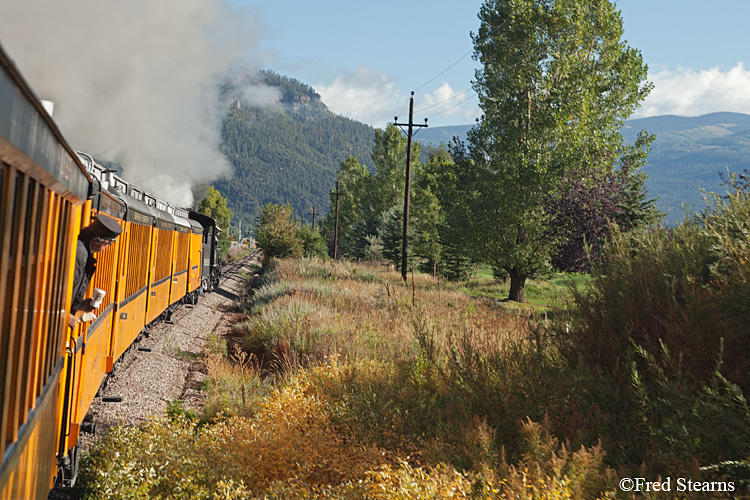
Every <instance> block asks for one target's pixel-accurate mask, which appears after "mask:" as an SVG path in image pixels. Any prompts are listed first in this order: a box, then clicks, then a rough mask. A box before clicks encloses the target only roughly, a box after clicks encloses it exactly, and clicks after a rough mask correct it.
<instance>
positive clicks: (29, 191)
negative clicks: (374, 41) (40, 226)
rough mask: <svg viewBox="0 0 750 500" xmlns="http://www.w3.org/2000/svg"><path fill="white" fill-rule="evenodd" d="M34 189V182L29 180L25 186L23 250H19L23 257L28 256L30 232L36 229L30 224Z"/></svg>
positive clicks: (32, 212)
mask: <svg viewBox="0 0 750 500" xmlns="http://www.w3.org/2000/svg"><path fill="white" fill-rule="evenodd" d="M35 188H36V182H35V181H34V180H33V179H30V180H29V183H28V184H26V214H25V215H26V218H25V220H24V223H23V248H22V250H21V252H22V255H23V256H24V257H25V256H26V255H28V254H29V244H30V243H31V231H32V229H33V228H35V227H37V226H35V225H34V224H32V220H31V219H32V217H33V215H34V201H36V200H35V199H34V191H35Z"/></svg>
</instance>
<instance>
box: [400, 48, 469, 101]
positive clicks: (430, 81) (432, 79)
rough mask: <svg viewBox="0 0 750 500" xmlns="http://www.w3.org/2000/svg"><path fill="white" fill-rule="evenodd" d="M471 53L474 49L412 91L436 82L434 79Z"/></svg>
mask: <svg viewBox="0 0 750 500" xmlns="http://www.w3.org/2000/svg"><path fill="white" fill-rule="evenodd" d="M472 52H474V49H471V50H470V51H468V52H467V53H466V54H464V55H462V56H461V57H459V58H458V60H457V61H456V62H454V63H453V64H451V65H450V66H448V67H447V68H445V69H444V70H443V71H441V72H440V73H438V74H437V75H435V76H434V77H432V78H431V79H430V80H428V81H426V82H424V83H423V84H422V85H420V86H419V87H417V88H415V89H414V91H415V92H416V91H417V90H419V89H421V88H422V87H424V86H425V85H427V84H429V83H432V82H434V81H435V80H436V79H437V78H438V77H439V76H441V75H442V74H443V73H445V72H446V71H448V70H449V69H451V68H452V67H453V66H455V65H456V64H458V63H460V62H461V61H462V60H464V58H466V56H468V55H469V54H471V53H472Z"/></svg>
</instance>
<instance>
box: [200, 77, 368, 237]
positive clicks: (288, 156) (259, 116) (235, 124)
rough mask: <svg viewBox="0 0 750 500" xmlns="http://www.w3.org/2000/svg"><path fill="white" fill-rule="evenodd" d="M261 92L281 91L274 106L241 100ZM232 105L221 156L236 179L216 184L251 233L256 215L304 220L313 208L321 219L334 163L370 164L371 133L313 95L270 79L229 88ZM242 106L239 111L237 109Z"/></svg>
mask: <svg viewBox="0 0 750 500" xmlns="http://www.w3.org/2000/svg"><path fill="white" fill-rule="evenodd" d="M258 86H266V87H270V88H272V89H276V90H277V91H278V100H275V101H273V102H268V103H267V104H266V105H262V106H261V105H258V104H257V103H254V102H252V101H250V102H247V101H246V100H245V99H244V97H243V96H244V94H245V92H246V91H248V90H252V89H253V88H255V87H258ZM225 96H226V99H227V101H228V102H230V103H232V107H231V108H230V109H229V112H228V115H227V116H226V118H225V120H224V123H223V129H222V148H223V151H224V153H225V155H226V157H227V159H228V160H229V162H230V163H231V164H232V167H233V173H232V175H231V176H229V177H227V178H223V179H220V180H218V181H216V182H214V186H215V187H216V188H217V189H219V190H220V191H221V192H222V193H224V195H225V196H226V197H227V200H228V201H229V207H230V208H231V209H232V211H233V213H234V214H235V218H234V219H233V221H232V222H233V224H234V225H235V226H236V225H238V224H239V221H240V220H242V225H243V227H246V228H248V227H250V226H252V223H253V220H254V219H255V217H257V216H258V215H259V214H260V210H261V207H262V206H264V205H266V204H268V203H274V204H285V203H288V204H289V205H291V206H292V207H293V208H294V210H295V212H296V213H297V214H298V216H302V217H304V218H305V219H309V218H310V217H311V214H312V209H313V206H315V209H316V212H317V213H318V214H324V213H325V212H326V210H327V209H328V206H329V201H328V199H329V198H328V194H329V192H330V191H331V189H332V186H333V185H334V183H335V176H336V168H337V166H338V165H339V163H340V162H341V161H342V160H343V159H345V158H347V157H349V156H350V155H354V156H356V157H359V158H362V159H363V160H364V159H366V158H369V155H370V152H371V151H372V145H373V135H374V134H373V128H372V127H370V126H369V125H365V124H363V123H359V122H356V121H354V120H351V119H349V118H345V117H342V116H337V115H335V114H333V113H331V112H330V111H329V110H328V109H327V108H326V106H325V105H324V104H323V103H322V102H320V96H319V95H318V94H316V93H315V91H314V90H313V89H312V88H311V87H309V86H307V85H305V84H303V83H301V82H299V81H297V80H295V79H293V78H287V77H283V76H280V75H278V74H276V73H273V72H271V71H261V72H260V73H259V74H258V75H257V77H254V78H249V77H248V78H245V79H243V80H240V81H237V82H234V83H231V84H227V85H226V87H225ZM238 106H239V107H238Z"/></svg>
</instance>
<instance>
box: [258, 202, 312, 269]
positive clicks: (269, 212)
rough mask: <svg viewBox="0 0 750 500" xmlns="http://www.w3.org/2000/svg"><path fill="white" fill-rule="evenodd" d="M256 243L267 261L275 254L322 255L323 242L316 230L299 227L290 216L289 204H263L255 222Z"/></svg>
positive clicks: (293, 255) (289, 255) (287, 255)
mask: <svg viewBox="0 0 750 500" xmlns="http://www.w3.org/2000/svg"><path fill="white" fill-rule="evenodd" d="M255 244H256V246H257V247H258V248H259V249H260V250H261V251H262V252H263V259H264V262H265V263H266V264H268V262H269V261H270V259H271V258H274V257H280V258H283V257H302V256H303V255H304V256H305V257H321V258H325V257H326V254H327V248H326V242H325V240H324V239H323V237H322V236H321V235H320V231H318V229H313V228H311V227H309V226H301V225H300V224H299V223H298V222H297V221H296V220H294V219H293V209H292V207H291V206H290V205H288V204H285V205H275V204H273V203H269V204H268V205H265V206H264V207H263V208H262V209H261V212H260V215H259V216H258V218H257V219H256V221H255Z"/></svg>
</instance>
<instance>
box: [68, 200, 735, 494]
mask: <svg viewBox="0 0 750 500" xmlns="http://www.w3.org/2000/svg"><path fill="white" fill-rule="evenodd" d="M714 202H715V203H714V205H711V206H710V207H709V209H708V210H707V211H706V213H704V214H703V215H702V217H700V218H698V219H695V220H692V221H689V222H687V223H686V224H684V225H682V226H680V227H678V228H675V229H674V230H669V231H668V230H654V231H650V232H642V233H632V234H619V233H616V234H615V237H614V239H613V240H612V242H611V243H610V244H609V246H608V247H607V249H606V252H605V255H604V261H603V263H602V265H601V266H600V267H598V268H597V269H595V270H594V272H593V274H592V276H591V277H590V278H588V277H576V276H557V277H554V278H553V279H550V280H540V281H538V282H536V283H532V284H531V285H530V289H529V296H530V297H533V296H536V299H534V301H532V303H531V304H530V305H526V306H524V307H523V308H509V307H504V304H502V303H498V304H496V303H495V301H494V300H493V297H494V296H496V295H497V296H500V295H499V294H496V292H497V291H498V288H497V287H499V286H502V284H498V283H497V282H494V281H493V280H487V279H480V280H478V281H475V282H468V283H463V284H461V285H455V284H451V285H449V286H445V284H444V283H440V284H439V285H438V283H437V281H436V280H435V279H434V278H432V277H431V276H426V275H416V276H414V279H413V282H412V278H411V276H410V277H409V278H410V279H409V281H408V282H407V283H404V282H402V281H401V280H400V276H399V275H398V274H397V273H395V272H392V271H389V270H387V269H379V268H377V267H369V266H360V265H355V264H351V263H342V262H328V261H321V260H317V259H306V260H305V259H303V260H278V261H276V263H275V264H274V266H273V269H272V270H270V271H268V272H267V273H266V274H265V275H264V276H261V277H258V278H257V279H256V280H255V281H256V284H257V286H256V289H255V291H254V292H253V293H252V294H251V301H250V302H249V303H248V305H247V306H246V312H247V317H246V318H245V319H244V320H243V321H242V322H241V323H239V324H238V325H237V326H236V328H235V331H234V332H233V335H232V342H230V343H229V344H228V345H225V344H223V343H222V342H220V341H217V342H214V343H213V348H212V351H211V352H209V353H207V354H206V358H205V360H206V365H207V369H208V372H209V381H208V382H207V384H206V389H207V394H208V401H209V403H208V404H207V405H206V409H205V410H204V413H203V415H200V416H198V417H197V418H190V416H189V415H188V416H181V415H179V412H173V418H172V419H161V420H159V421H156V422H152V423H149V424H148V425H146V426H144V427H143V428H141V429H129V430H119V431H117V432H116V433H113V434H112V435H111V437H109V438H107V439H111V441H106V442H105V443H104V444H103V445H102V446H101V447H98V448H97V451H95V452H94V453H93V454H92V455H91V458H90V460H91V461H92V463H93V464H94V465H95V467H94V468H92V469H90V470H92V471H95V472H92V473H91V476H90V477H88V478H87V479H86V480H85V481H84V482H83V484H84V485H88V486H87V487H88V488H90V489H89V491H90V492H91V493H90V495H91V498H118V497H117V496H116V495H117V493H116V492H115V491H116V490H117V491H121V492H126V493H124V494H123V495H124V496H125V497H129V496H128V495H132V498H154V497H157V495H161V497H162V498H278V499H282V498H338V499H391V498H393V499H397V498H398V499H402V498H416V499H419V498H425V499H427V498H503V499H506V498H507V499H511V498H516V499H543V498H570V499H593V498H615V497H617V496H621V492H619V491H618V489H617V483H618V478H621V477H628V476H631V477H632V476H638V477H648V478H649V480H656V479H658V477H659V474H662V475H667V474H670V475H673V476H675V477H676V476H678V475H679V474H685V475H687V476H688V477H690V478H691V479H693V480H712V479H717V478H719V479H720V478H724V479H726V478H731V479H733V480H737V485H738V487H745V486H743V484H744V483H742V482H741V481H743V478H744V477H745V476H743V472H742V470H743V468H745V466H746V465H747V457H748V456H749V455H750V448H749V446H750V444H749V443H748V441H749V440H750V438H749V437H748V436H750V411H748V403H747V401H746V399H745V396H744V393H743V391H744V389H745V387H746V384H747V382H748V374H747V373H748V372H747V368H750V366H748V362H747V361H746V360H745V359H744V356H743V354H744V353H746V352H747V350H746V347H747V346H746V345H745V344H744V343H743V342H747V335H746V333H744V332H746V330H743V327H744V326H745V325H747V324H750V317H748V310H747V308H745V307H744V305H743V304H746V303H747V302H744V303H742V302H741V301H743V300H746V299H747V294H748V263H749V262H750V254H748V248H749V247H750V245H748V244H747V241H748V238H747V235H748V234H750V233H749V232H748V221H750V212H748V211H747V206H746V200H745V201H743V200H742V199H738V200H732V199H729V200H726V201H724V200H721V199H715V200H714ZM735 203H736V205H735ZM743 203H745V204H743ZM576 285H578V286H579V288H578V291H576V292H573V291H572V289H573V288H574V287H575V286H576ZM581 285H583V288H580V286H581ZM232 345H233V346H234V347H232ZM143 443H146V444H152V446H153V448H154V450H155V451H154V452H153V453H151V452H149V453H146V454H142V455H138V454H137V453H136V452H135V451H134V448H136V447H140V446H141V445H142V444H143ZM168 444H169V445H170V446H173V448H172V450H171V451H164V450H161V451H159V450H158V449H159V447H160V446H167V445H168ZM174 446H176V447H177V448H174ZM165 461H166V462H165ZM178 463H179V464H181V465H180V466H178V465H177V464H178ZM748 470H750V469H748ZM615 471H616V472H615ZM110 485H114V486H110ZM668 497H671V495H661V494H654V495H644V496H643V498H668ZM119 498H122V496H120V497H119Z"/></svg>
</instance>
